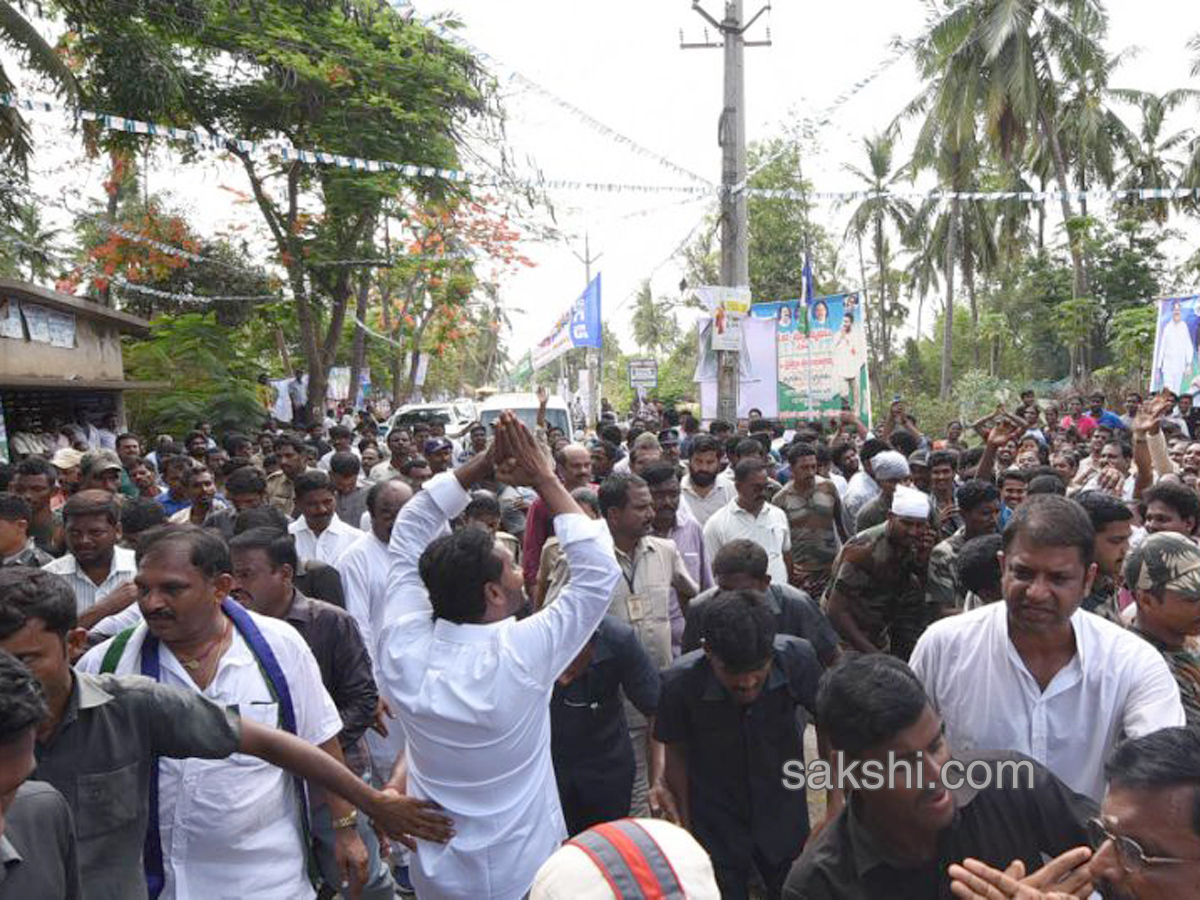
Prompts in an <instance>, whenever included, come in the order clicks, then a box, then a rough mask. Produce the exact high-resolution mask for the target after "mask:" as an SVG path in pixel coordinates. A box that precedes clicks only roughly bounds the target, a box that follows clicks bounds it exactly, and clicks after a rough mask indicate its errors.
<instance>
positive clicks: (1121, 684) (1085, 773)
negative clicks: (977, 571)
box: [910, 602, 1184, 803]
mask: <svg viewBox="0 0 1200 900" xmlns="http://www.w3.org/2000/svg"><path fill="white" fill-rule="evenodd" d="M1071 625H1072V627H1073V628H1074V629H1075V645H1076V651H1075V655H1074V656H1073V657H1072V658H1071V661H1070V662H1069V663H1067V665H1066V666H1064V667H1063V668H1062V669H1061V670H1060V671H1059V672H1058V673H1057V674H1055V676H1054V678H1053V679H1052V680H1051V682H1050V684H1049V685H1048V686H1047V687H1046V690H1045V691H1043V690H1041V688H1040V687H1039V685H1038V683H1037V681H1036V680H1035V679H1034V677H1033V676H1032V675H1031V674H1030V673H1029V670H1028V669H1027V668H1026V666H1025V662H1024V661H1023V660H1022V659H1021V656H1020V654H1018V653H1017V650H1016V647H1014V646H1013V643H1012V641H1011V640H1009V637H1008V607H1007V606H1006V605H1005V604H1004V603H1003V602H998V603H991V604H988V605H987V606H984V607H982V608H981V609H976V610H973V611H971V612H965V613H962V614H960V615H957V616H951V617H950V618H947V619H942V620H941V621H939V622H935V623H934V624H933V625H931V626H930V627H929V628H928V629H927V630H926V632H925V634H923V635H922V636H921V639H920V640H919V641H917V646H916V649H915V650H913V654H912V660H911V662H910V665H911V666H912V669H913V671H914V672H916V674H917V677H918V678H920V679H921V681H922V682H923V683H924V684H925V690H926V691H927V692H928V694H929V699H930V700H931V701H932V703H933V705H934V708H936V709H937V710H938V712H939V713H940V714H941V716H942V719H943V720H944V721H945V723H946V731H947V734H948V735H949V737H950V744H951V746H952V747H953V748H954V750H955V752H956V753H957V754H965V753H971V752H974V751H977V750H1016V751H1018V752H1020V753H1024V754H1026V755H1027V756H1030V757H1032V758H1033V759H1035V760H1037V761H1038V762H1040V763H1042V764H1043V765H1044V766H1046V767H1047V768H1048V769H1050V771H1051V772H1053V773H1054V774H1055V775H1057V776H1058V777H1059V778H1061V779H1062V780H1063V781H1064V782H1066V783H1067V784H1068V785H1069V786H1070V787H1071V788H1072V790H1075V791H1078V792H1079V793H1081V794H1087V795H1088V796H1089V797H1091V798H1092V799H1093V800H1095V801H1096V802H1097V803H1099V802H1100V801H1101V800H1102V799H1103V798H1104V785H1105V781H1104V762H1105V760H1107V759H1108V757H1109V755H1110V753H1111V752H1112V750H1113V748H1114V747H1115V746H1116V744H1117V743H1118V741H1119V740H1121V739H1122V738H1124V737H1131V738H1136V737H1141V736H1142V735H1144V734H1148V733H1149V732H1152V731H1157V730H1158V729H1160V728H1168V727H1171V726H1175V725H1183V724H1184V714H1183V705H1182V703H1180V700H1179V688H1178V687H1177V686H1176V684H1175V679H1174V678H1173V677H1172V676H1171V672H1170V671H1169V670H1168V668H1167V664H1166V662H1164V661H1163V658H1162V654H1160V653H1159V652H1158V651H1157V650H1155V649H1154V647H1152V646H1151V645H1150V644H1149V643H1147V642H1146V641H1144V640H1142V639H1141V638H1139V637H1138V636H1137V635H1135V634H1132V633H1130V632H1128V631H1125V630H1124V629H1122V628H1121V627H1120V626H1117V625H1114V624H1113V623H1112V622H1109V621H1107V620H1105V619H1102V618H1101V617H1100V616H1097V615H1093V614H1092V613H1089V612H1086V611H1084V610H1082V609H1081V610H1077V611H1076V613H1075V615H1073V616H1072V617H1071Z"/></svg>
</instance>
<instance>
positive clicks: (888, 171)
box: [844, 134, 914, 369]
mask: <svg viewBox="0 0 1200 900" xmlns="http://www.w3.org/2000/svg"><path fill="white" fill-rule="evenodd" d="M862 144H863V150H864V151H865V154H866V161H867V166H866V169H862V168H859V167H858V166H855V165H851V164H846V165H845V166H844V168H845V169H846V171H847V172H849V173H850V174H851V175H853V176H854V177H855V178H856V179H857V180H858V182H859V187H860V188H861V189H863V190H865V191H867V192H868V193H867V196H866V197H865V198H864V199H862V200H859V201H858V203H857V205H856V206H855V207H854V210H853V212H851V214H850V222H849V223H848V224H847V225H846V238H847V239H850V238H854V239H855V241H861V240H862V239H863V237H864V236H866V235H868V234H869V235H870V239H871V243H872V247H873V249H874V251H875V270H876V273H877V279H878V280H877V293H876V295H875V311H874V313H873V315H871V316H870V317H869V318H868V320H867V322H868V328H867V337H868V338H873V340H872V341H871V350H872V355H875V354H878V357H877V358H879V359H881V360H882V361H883V367H884V368H885V369H887V368H889V367H890V365H891V359H892V330H891V328H892V316H890V315H889V311H888V309H887V298H888V297H889V296H890V294H889V291H888V278H887V274H888V269H889V267H890V266H891V262H890V260H889V259H888V256H889V254H888V252H887V249H888V242H887V232H888V230H889V229H894V230H895V231H896V233H898V234H904V233H905V231H906V229H907V228H908V225H909V222H910V221H912V218H913V215H914V210H913V207H912V204H911V203H909V202H908V201H907V200H904V199H902V198H900V197H895V196H889V192H891V191H893V190H894V189H895V187H896V185H897V183H898V182H899V181H900V180H901V178H903V177H906V173H905V172H904V170H903V169H898V168H896V167H895V166H894V165H893V155H894V152H895V135H894V134H876V135H875V136H874V137H865V138H863V141H862Z"/></svg>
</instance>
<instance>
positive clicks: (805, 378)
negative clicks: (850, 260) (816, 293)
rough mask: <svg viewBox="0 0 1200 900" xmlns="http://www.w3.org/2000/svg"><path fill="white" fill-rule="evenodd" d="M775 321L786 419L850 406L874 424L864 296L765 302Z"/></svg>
mask: <svg viewBox="0 0 1200 900" xmlns="http://www.w3.org/2000/svg"><path fill="white" fill-rule="evenodd" d="M751 315H753V316H754V317H755V318H769V319H774V320H775V340H776V359H777V363H776V366H777V378H776V382H777V390H778V394H779V417H780V418H781V419H814V418H821V417H823V416H828V415H836V414H837V413H839V412H841V411H842V410H845V409H848V410H851V411H853V412H854V413H855V415H857V416H858V418H859V419H860V420H861V421H862V422H863V423H864V424H869V423H870V415H871V396H870V389H869V387H868V384H869V377H868V362H867V336H866V330H865V329H864V327H863V318H862V305H861V304H860V302H859V296H858V294H837V295H834V296H831V297H816V298H814V299H812V300H811V301H809V302H808V303H807V304H806V303H805V302H804V301H803V300H787V301H783V302H777V303H759V304H755V305H754V306H753V307H752V308H751Z"/></svg>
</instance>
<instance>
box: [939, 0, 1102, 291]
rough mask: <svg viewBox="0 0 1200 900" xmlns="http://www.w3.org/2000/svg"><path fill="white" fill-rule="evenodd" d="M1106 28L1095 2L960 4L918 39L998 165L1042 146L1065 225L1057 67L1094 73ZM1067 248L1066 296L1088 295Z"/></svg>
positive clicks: (1073, 247)
mask: <svg viewBox="0 0 1200 900" xmlns="http://www.w3.org/2000/svg"><path fill="white" fill-rule="evenodd" d="M1106 25H1107V17H1106V13H1105V11H1104V8H1103V6H1102V5H1101V4H1100V2H1099V0H966V2H963V3H958V4H954V5H951V6H949V7H948V8H947V10H946V12H945V13H944V14H943V15H942V16H940V17H939V18H938V19H936V20H935V21H934V23H933V24H932V25H931V27H930V29H929V30H928V31H927V33H926V38H925V39H923V41H924V40H927V39H931V40H932V41H933V43H935V44H937V45H939V46H940V47H941V48H942V50H941V52H940V53H938V54H937V59H938V60H940V62H939V63H938V65H937V66H936V67H935V68H936V69H937V70H940V71H942V72H943V73H944V74H952V77H953V79H954V81H955V82H959V84H958V85H956V87H955V90H956V92H957V93H959V95H960V96H961V97H962V98H963V99H964V100H967V101H969V104H968V105H969V109H970V111H971V113H972V115H974V114H978V115H979V116H980V118H981V120H982V124H983V127H984V131H985V133H986V134H987V136H988V138H989V139H990V142H991V144H992V146H993V147H994V148H995V149H996V150H997V151H998V153H999V154H1000V155H1001V156H1002V157H1003V158H1004V159H1006V160H1010V159H1012V158H1013V155H1014V154H1015V153H1016V152H1018V151H1019V150H1021V149H1022V148H1023V147H1024V146H1025V145H1026V142H1027V140H1028V139H1029V138H1030V137H1031V136H1033V137H1035V138H1036V140H1038V141H1041V142H1043V144H1044V147H1045V148H1046V150H1047V151H1048V155H1049V159H1050V162H1051V168H1052V171H1053V172H1054V177H1055V180H1056V181H1057V183H1058V186H1059V190H1060V192H1061V198H1060V203H1061V207H1062V215H1063V220H1064V221H1066V222H1070V221H1071V220H1072V219H1073V218H1074V216H1075V214H1074V210H1073V208H1072V205H1071V201H1070V200H1069V198H1068V196H1067V193H1066V192H1067V191H1069V190H1070V189H1071V183H1070V178H1069V172H1068V168H1067V155H1066V153H1065V151H1064V150H1063V147H1062V143H1061V141H1060V133H1061V125H1060V121H1059V120H1060V116H1061V112H1062V109H1061V94H1062V91H1061V78H1062V76H1061V73H1062V71H1063V68H1064V66H1063V60H1064V59H1066V58H1067V57H1071V58H1072V60H1071V65H1072V66H1074V67H1075V69H1076V70H1078V71H1093V70H1095V69H1096V68H1097V67H1098V66H1099V65H1100V64H1101V62H1102V61H1103V60H1104V59H1105V58H1106V57H1105V53H1104V49H1103V46H1102V44H1101V40H1102V38H1103V37H1104V33H1105V30H1106ZM920 44H921V42H919V43H918V46H920ZM960 121H961V119H960ZM1069 249H1070V253H1071V266H1072V273H1073V279H1072V291H1073V293H1074V296H1075V297H1082V296H1084V295H1086V293H1087V290H1088V288H1087V277H1086V273H1085V268H1084V257H1083V248H1082V244H1081V241H1080V240H1079V238H1078V237H1076V236H1074V235H1072V236H1071V239H1070V242H1069Z"/></svg>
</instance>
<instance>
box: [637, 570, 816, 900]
mask: <svg viewBox="0 0 1200 900" xmlns="http://www.w3.org/2000/svg"><path fill="white" fill-rule="evenodd" d="M707 603H708V608H707V610H706V613H705V617H704V632H703V633H702V634H701V640H702V641H703V647H704V649H703V650H698V651H696V652H694V653H689V654H687V655H686V656H682V657H680V658H679V659H678V660H676V662H675V663H674V665H672V666H671V668H670V669H668V670H667V671H666V673H665V674H664V675H663V686H662V696H661V697H660V698H659V704H658V718H657V719H656V720H655V734H654V736H655V737H656V738H657V739H658V740H659V741H661V742H662V743H664V744H666V745H667V749H666V767H665V771H664V776H663V779H662V781H661V782H660V783H659V784H657V785H655V789H654V797H655V799H656V800H657V801H658V802H660V803H662V805H663V806H664V807H665V808H666V809H667V810H668V812H669V813H671V814H672V815H674V816H675V817H676V818H677V819H678V821H679V822H680V823H681V824H682V825H683V826H684V827H685V828H688V829H689V830H690V831H691V832H692V834H693V835H694V836H695V837H696V839H697V840H698V841H699V842H700V843H701V844H702V845H703V846H704V849H705V850H707V851H708V853H709V855H710V856H711V857H712V862H713V871H714V873H715V874H716V876H717V884H718V885H719V886H720V888H721V896H722V897H723V898H724V900H743V898H748V897H749V881H750V875H751V870H752V868H754V867H757V869H758V871H759V874H760V875H761V876H762V880H763V882H764V883H765V885H766V888H767V897H768V898H771V900H774V898H778V897H779V896H780V889H781V887H782V886H783V879H784V877H785V875H786V874H787V871H788V868H789V867H790V866H791V862H792V860H793V859H794V858H795V857H796V855H797V854H798V853H799V852H800V848H801V847H802V846H803V845H804V841H805V839H806V838H807V837H808V804H807V799H806V796H805V793H804V791H792V790H788V789H787V788H786V787H785V786H784V783H783V772H784V765H785V763H787V762H788V761H792V760H801V759H803V752H804V751H803V747H802V744H801V732H800V729H799V728H798V727H797V724H796V710H797V707H799V706H803V707H805V708H806V709H808V710H809V711H810V712H815V709H816V691H817V682H818V680H819V678H820V672H821V664H820V663H819V662H818V661H817V655H816V653H815V652H814V651H813V648H812V645H811V644H809V642H808V641H806V640H803V639H802V638H796V637H791V636H788V635H780V636H778V637H777V636H776V633H775V617H774V616H773V615H772V614H771V611H770V610H769V609H768V608H767V606H766V604H765V603H764V602H763V599H762V595H760V594H758V593H755V592H752V591H727V592H722V593H721V594H718V595H717V596H716V597H713V598H712V599H711V600H709V601H708V602H707Z"/></svg>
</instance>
